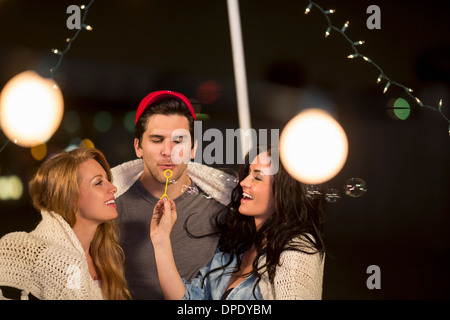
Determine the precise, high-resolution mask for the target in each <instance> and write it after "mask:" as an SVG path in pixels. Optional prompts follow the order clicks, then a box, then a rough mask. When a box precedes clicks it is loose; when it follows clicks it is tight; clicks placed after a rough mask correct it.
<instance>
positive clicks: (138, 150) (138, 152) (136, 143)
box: [134, 138, 142, 158]
mask: <svg viewBox="0 0 450 320" xmlns="http://www.w3.org/2000/svg"><path fill="white" fill-rule="evenodd" d="M134 151H135V152H136V156H137V157H138V158H142V149H141V147H140V146H139V139H137V138H134Z"/></svg>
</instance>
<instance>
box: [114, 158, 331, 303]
mask: <svg viewBox="0 0 450 320" xmlns="http://www.w3.org/2000/svg"><path fill="white" fill-rule="evenodd" d="M187 170H188V175H189V177H190V178H191V179H192V181H194V182H195V184H196V185H198V186H199V187H200V188H201V189H202V190H203V191H205V192H206V193H207V194H208V195H209V196H212V197H213V198H214V199H215V200H217V201H218V202H220V203H221V204H223V205H227V204H229V202H230V200H231V191H232V189H233V187H234V185H235V184H236V182H235V181H234V180H233V179H234V177H232V176H230V175H227V174H226V173H223V172H222V171H219V170H217V169H214V168H211V167H208V166H205V165H202V164H199V163H195V162H189V164H188V167H187ZM142 171H143V163H142V160H141V159H137V160H133V161H129V162H126V163H124V164H121V165H119V166H117V167H114V168H112V169H111V172H112V174H113V183H114V185H115V186H116V187H117V189H118V190H117V192H116V197H119V196H120V195H122V194H123V193H124V192H125V191H126V190H128V189H129V188H130V187H131V186H132V185H133V183H134V182H136V180H137V179H138V178H139V177H140V176H141V174H142ZM262 259H264V258H262ZM261 262H262V263H264V260H261ZM323 269H324V259H323V258H322V256H321V255H319V254H306V253H302V252H299V251H283V253H282V254H281V257H280V265H279V266H278V267H277V269H276V272H275V279H274V283H273V284H271V283H270V281H269V279H268V274H267V272H265V273H263V275H262V278H261V281H260V283H259V287H260V291H261V294H262V296H263V298H264V300H290V299H296V300H297V299H306V300H315V299H321V298H322V281H323Z"/></svg>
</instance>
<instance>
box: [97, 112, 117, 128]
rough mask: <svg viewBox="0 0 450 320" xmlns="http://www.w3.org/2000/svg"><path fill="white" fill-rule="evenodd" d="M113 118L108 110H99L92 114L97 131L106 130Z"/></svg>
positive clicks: (110, 125)
mask: <svg viewBox="0 0 450 320" xmlns="http://www.w3.org/2000/svg"><path fill="white" fill-rule="evenodd" d="M112 124H113V118H112V115H111V113H109V112H108V111H100V112H98V113H97V114H96V115H95V116H94V128H95V129H96V130H97V131H98V132H106V131H108V130H109V129H111V127H112Z"/></svg>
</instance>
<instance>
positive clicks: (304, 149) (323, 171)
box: [280, 109, 348, 185]
mask: <svg viewBox="0 0 450 320" xmlns="http://www.w3.org/2000/svg"><path fill="white" fill-rule="evenodd" d="M347 154H348V141H347V135H346V134H345V132H344V129H342V127H341V126H340V124H339V123H338V122H337V121H336V120H335V119H334V118H333V117H332V116H331V115H330V114H329V113H327V112H326V111H324V110H321V109H306V110H304V111H302V112H300V113H299V114H298V115H297V116H295V117H294V118H293V119H292V120H291V121H289V122H288V124H287V125H286V126H285V128H284V129H283V131H282V132H281V135H280V159H281V161H282V163H283V165H284V166H285V168H286V170H287V171H288V173H289V174H290V175H291V176H292V177H294V178H295V179H297V180H299V181H301V182H303V183H305V184H311V185H314V184H320V183H323V182H325V181H328V180H330V179H331V178H333V177H334V176H335V175H336V174H337V173H338V172H339V171H340V170H341V169H342V167H343V166H344V164H345V161H346V160H347Z"/></svg>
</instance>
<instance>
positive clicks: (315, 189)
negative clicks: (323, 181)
mask: <svg viewBox="0 0 450 320" xmlns="http://www.w3.org/2000/svg"><path fill="white" fill-rule="evenodd" d="M306 195H307V197H308V198H311V199H312V200H317V199H319V198H320V197H322V196H323V193H322V191H321V190H320V186H319V185H315V184H310V185H307V186H306Z"/></svg>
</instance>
